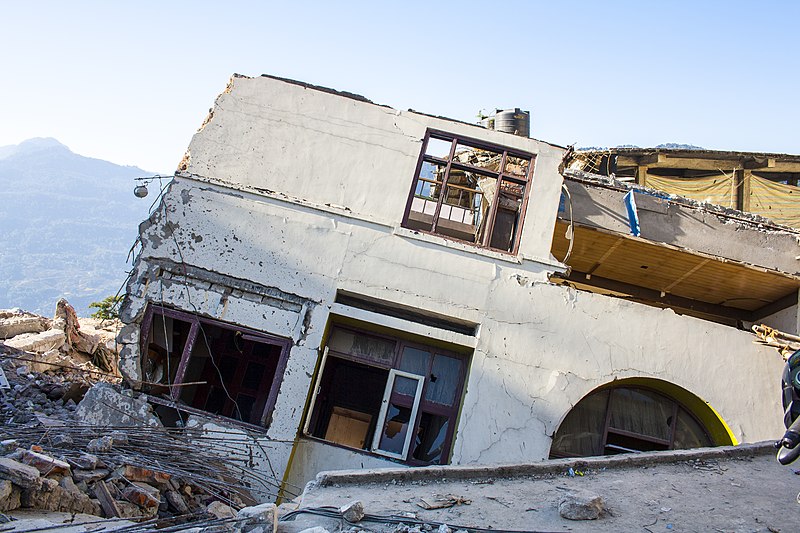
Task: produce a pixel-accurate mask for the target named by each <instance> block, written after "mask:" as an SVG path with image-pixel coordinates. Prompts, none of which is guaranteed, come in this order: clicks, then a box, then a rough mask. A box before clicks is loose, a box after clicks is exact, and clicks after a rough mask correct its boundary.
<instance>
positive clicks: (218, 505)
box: [206, 501, 236, 518]
mask: <svg viewBox="0 0 800 533" xmlns="http://www.w3.org/2000/svg"><path fill="white" fill-rule="evenodd" d="M206 512H207V513H208V514H210V515H212V516H215V517H216V518H234V517H235V516H236V511H235V510H234V509H233V507H231V506H230V505H225V504H224V503H222V502H220V501H215V502H211V503H210V504H209V505H208V507H206Z"/></svg>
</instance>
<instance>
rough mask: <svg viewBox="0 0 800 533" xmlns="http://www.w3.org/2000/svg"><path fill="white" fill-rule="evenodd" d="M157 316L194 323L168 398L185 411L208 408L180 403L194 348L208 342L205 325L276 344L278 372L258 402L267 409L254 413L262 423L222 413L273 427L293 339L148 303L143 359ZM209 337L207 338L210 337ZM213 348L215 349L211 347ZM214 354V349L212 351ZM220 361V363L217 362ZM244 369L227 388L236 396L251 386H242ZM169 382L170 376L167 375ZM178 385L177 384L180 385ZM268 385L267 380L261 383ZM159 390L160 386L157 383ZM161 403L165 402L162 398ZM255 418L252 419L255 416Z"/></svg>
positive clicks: (248, 356)
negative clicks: (274, 412) (240, 390)
mask: <svg viewBox="0 0 800 533" xmlns="http://www.w3.org/2000/svg"><path fill="white" fill-rule="evenodd" d="M155 315H161V316H163V317H168V318H172V319H175V320H180V321H182V322H185V323H188V324H190V329H189V333H188V335H187V338H186V339H185V342H184V345H183V349H182V351H181V354H180V363H179V364H178V367H177V370H176V371H175V377H174V379H173V380H171V383H169V385H173V386H172V387H170V388H169V392H168V397H169V399H170V400H171V402H170V404H171V405H176V406H177V407H178V408H179V409H181V410H185V411H186V412H189V413H197V414H203V413H205V411H204V410H203V409H198V408H196V407H191V406H185V405H183V404H181V403H180V396H181V389H182V387H181V386H180V385H184V384H185V383H184V380H185V378H186V370H187V368H188V366H189V362H190V360H191V357H192V351H193V349H194V347H195V345H196V344H197V343H198V342H205V340H204V338H203V335H204V331H203V326H207V327H216V328H222V329H226V330H230V331H234V332H235V334H239V333H240V334H241V337H242V338H244V339H245V340H246V341H251V342H253V343H259V344H264V345H269V346H274V347H276V348H278V349H279V350H280V355H279V356H278V361H277V364H276V365H275V371H274V374H273V376H274V377H273V379H272V383H271V384H269V387H268V388H265V390H262V391H260V392H259V393H258V396H259V397H258V398H257V402H258V405H261V404H263V408H259V409H258V410H257V412H254V413H253V417H252V418H256V419H257V420H258V423H256V424H253V423H251V422H248V421H243V420H237V419H235V418H231V417H229V416H224V415H218V416H222V417H223V418H226V419H229V420H231V421H232V422H235V423H237V424H243V425H255V426H257V427H259V428H266V427H269V424H270V423H271V421H272V411H273V409H274V408H275V402H276V400H277V398H278V392H279V391H280V386H281V383H282V381H283V375H284V372H285V370H286V364H287V361H288V358H289V348H290V347H291V341H290V340H289V339H285V338H281V337H276V336H273V335H267V334H265V333H262V332H259V331H256V330H251V329H249V328H244V327H241V326H237V325H234V324H228V323H226V322H221V321H219V320H214V319H210V318H205V317H199V316H197V315H194V314H190V313H186V312H183V311H177V310H174V309H171V308H167V307H162V306H159V305H153V304H151V305H148V307H147V310H146V311H145V314H144V318H143V320H142V326H141V328H140V339H139V343H140V350H141V352H140V353H141V354H142V355H141V356H140V361H142V362H144V359H145V357H147V350H148V338H149V336H150V331H151V329H152V326H153V318H154V316H155ZM206 339H207V337H206ZM209 348H211V347H210V346H209ZM212 355H213V352H212ZM241 359H242V360H243V361H245V362H250V361H251V360H253V356H252V353H251V354H246V355H243V356H242V358H241ZM217 363H218V364H220V362H217ZM239 366H240V368H239V369H238V370H237V371H236V373H235V375H234V377H233V380H234V382H235V383H239V385H236V384H235V383H234V384H226V388H227V389H228V393H231V394H232V395H233V396H234V397H236V393H237V392H239V389H242V390H244V391H245V392H249V391H247V389H245V388H243V387H241V386H240V385H241V382H242V381H243V379H244V375H243V373H244V372H245V368H246V367H245V366H244V365H239ZM142 375H143V376H144V374H143V373H142ZM167 379H168V381H169V377H167ZM153 385H155V384H151V383H143V388H145V389H147V388H148V386H150V387H152V386H153ZM176 385H177V386H176ZM261 385H262V386H264V385H265V384H264V383H261ZM155 388H156V389H158V388H159V387H158V386H156V387H155ZM202 394H204V395H207V394H208V391H205V392H202ZM157 403H161V402H160V401H159V402H157ZM252 418H251V419H252Z"/></svg>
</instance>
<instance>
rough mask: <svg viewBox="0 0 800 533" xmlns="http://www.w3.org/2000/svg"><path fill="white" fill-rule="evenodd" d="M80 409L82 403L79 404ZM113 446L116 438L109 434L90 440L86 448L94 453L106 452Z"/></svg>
mask: <svg viewBox="0 0 800 533" xmlns="http://www.w3.org/2000/svg"><path fill="white" fill-rule="evenodd" d="M81 403H83V402H81ZM78 409H80V405H78ZM113 446H114V439H113V438H111V437H110V436H109V435H106V436H104V437H98V438H96V439H92V440H90V441H89V444H87V445H86V450H87V451H89V452H93V453H105V452H110V451H111V448H112V447H113Z"/></svg>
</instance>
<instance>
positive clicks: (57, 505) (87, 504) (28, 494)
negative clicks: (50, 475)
mask: <svg viewBox="0 0 800 533" xmlns="http://www.w3.org/2000/svg"><path fill="white" fill-rule="evenodd" d="M46 481H52V483H44V484H43V485H42V489H41V490H33V489H32V490H26V491H23V492H22V496H21V499H20V501H21V504H22V507H32V508H34V509H41V510H44V511H60V512H64V513H86V514H91V515H97V516H100V514H101V513H100V506H99V505H98V504H97V503H96V502H95V501H94V500H92V499H91V498H90V497H89V496H87V495H86V494H84V493H82V492H73V491H70V490H67V489H64V488H63V487H61V486H59V484H58V483H56V482H55V481H54V480H51V479H48V480H46ZM45 487H47V490H44V488H45Z"/></svg>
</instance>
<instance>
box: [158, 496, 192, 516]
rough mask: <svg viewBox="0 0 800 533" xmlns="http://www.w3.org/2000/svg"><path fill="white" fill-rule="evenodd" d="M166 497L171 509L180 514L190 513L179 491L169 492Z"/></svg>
mask: <svg viewBox="0 0 800 533" xmlns="http://www.w3.org/2000/svg"><path fill="white" fill-rule="evenodd" d="M164 497H165V498H166V499H167V503H168V504H169V505H170V507H172V509H174V510H175V511H176V512H177V513H178V514H187V513H188V512H189V506H188V505H186V502H185V501H184V500H183V498H182V497H181V495H180V494H179V493H178V492H177V491H174V490H168V491H167V492H165V493H164Z"/></svg>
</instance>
